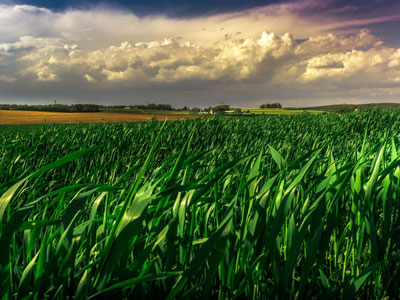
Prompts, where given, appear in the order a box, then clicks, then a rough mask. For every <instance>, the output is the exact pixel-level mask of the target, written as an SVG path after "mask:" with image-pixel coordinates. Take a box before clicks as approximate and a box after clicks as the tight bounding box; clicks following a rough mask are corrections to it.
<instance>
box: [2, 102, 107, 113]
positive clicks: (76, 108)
mask: <svg viewBox="0 0 400 300" xmlns="http://www.w3.org/2000/svg"><path fill="white" fill-rule="evenodd" d="M0 109H1V110H28V111H48V112H98V111H100V105H96V104H71V105H66V104H48V105H26V104H0Z"/></svg>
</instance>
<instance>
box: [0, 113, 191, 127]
mask: <svg viewBox="0 0 400 300" xmlns="http://www.w3.org/2000/svg"><path fill="white" fill-rule="evenodd" d="M153 116H154V117H155V118H156V119H157V120H158V121H164V120H165V119H168V120H182V119H193V118H195V117H196V115H190V114H167V113H166V114H135V113H101V112H100V113H56V112H41V111H22V110H21V111H18V110H0V125H18V124H43V123H49V124H56V123H57V124H64V123H98V122H145V121H148V120H150V119H151V118H152V117H153Z"/></svg>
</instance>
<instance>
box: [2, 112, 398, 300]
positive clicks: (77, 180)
mask: <svg viewBox="0 0 400 300" xmlns="http://www.w3.org/2000/svg"><path fill="white" fill-rule="evenodd" d="M399 121H400V114H399V113H397V112H394V111H393V112H381V111H372V112H366V113H354V114H347V115H333V114H328V115H307V114H305V115H293V116H262V117H256V118H251V119H222V118H211V119H196V120H191V121H182V122H167V123H165V124H163V123H158V122H149V123H144V124H95V125H75V126H52V125H45V126H41V127H37V128H32V129H19V128H17V127H16V128H10V127H8V128H5V129H1V128H0V138H1V139H0V220H1V227H0V245H1V247H0V268H1V273H0V293H1V294H2V299H9V298H17V299H88V298H89V299H104V298H110V297H114V298H115V299H136V298H138V299H142V298H144V297H146V298H149V299H152V298H154V299H187V298H199V299H203V298H210V297H211V298H219V299H237V298H239V299H240V298H252V299H274V298H275V299H294V298H297V299H308V298H322V297H326V298H327V299H328V298H331V299H342V298H343V299H353V298H363V299H364V298H372V299H382V298H385V297H389V298H399V297H400V288H399V282H400V260H399V259H400V248H399V247H400V236H399V234H400V231H399V229H400V220H399V208H400V202H399V200H398V199H399V197H400V156H399V155H398V148H399V138H400V125H399V124H400V123H399Z"/></svg>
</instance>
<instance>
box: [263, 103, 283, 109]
mask: <svg viewBox="0 0 400 300" xmlns="http://www.w3.org/2000/svg"><path fill="white" fill-rule="evenodd" d="M260 108H282V104H280V103H267V104H261V105H260Z"/></svg>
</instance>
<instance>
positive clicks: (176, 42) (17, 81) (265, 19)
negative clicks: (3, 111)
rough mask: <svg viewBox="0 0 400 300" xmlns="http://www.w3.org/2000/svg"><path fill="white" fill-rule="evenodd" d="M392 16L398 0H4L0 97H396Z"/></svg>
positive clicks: (176, 101)
mask: <svg viewBox="0 0 400 300" xmlns="http://www.w3.org/2000/svg"><path fill="white" fill-rule="evenodd" d="M131 2H133V4H132V3H131ZM399 28H400V1H397V0H393V1H389V0H371V1H362V0H349V1H344V0H300V1H276V0H275V1H274V0H270V1H261V0H250V1H242V0H219V1H215V0H214V1H211V0H203V1H198V0H168V1H162V0H137V1H128V0H113V1H86V2H82V1H77V0H74V1H63V0H59V1H28V0H25V1H1V0H0V102H1V103H53V102H54V100H55V99H56V100H57V102H58V103H99V104H137V103H146V102H154V103H169V104H172V105H174V106H176V107H179V106H183V105H187V106H198V107H205V106H209V105H215V104H219V103H225V104H230V105H231V106H236V107H256V106H258V105H260V104H262V103H269V102H280V103H282V104H283V105H284V106H295V105H296V103H297V105H298V106H314V105H324V104H332V103H369V102H400V35H399V33H398V30H399Z"/></svg>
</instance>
